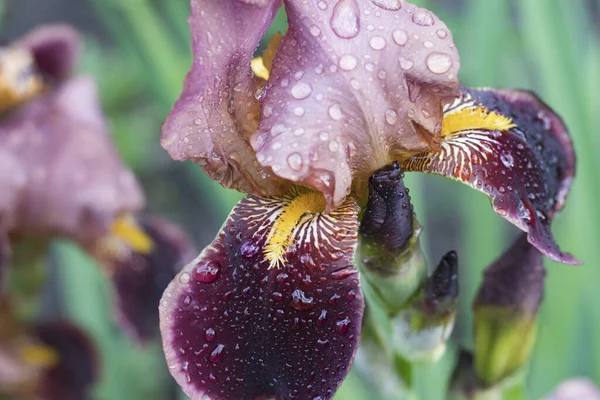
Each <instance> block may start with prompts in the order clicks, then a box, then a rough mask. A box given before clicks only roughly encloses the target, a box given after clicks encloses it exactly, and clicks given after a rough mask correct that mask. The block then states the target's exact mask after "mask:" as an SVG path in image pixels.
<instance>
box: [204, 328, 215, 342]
mask: <svg viewBox="0 0 600 400" xmlns="http://www.w3.org/2000/svg"><path fill="white" fill-rule="evenodd" d="M215 336H217V333H216V332H215V330H214V329H213V328H207V329H206V331H204V340H206V341H207V342H209V343H210V342H212V341H213V340H215Z"/></svg>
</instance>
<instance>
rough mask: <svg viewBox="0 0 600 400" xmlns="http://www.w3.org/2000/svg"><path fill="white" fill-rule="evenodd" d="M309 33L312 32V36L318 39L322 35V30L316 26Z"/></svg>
mask: <svg viewBox="0 0 600 400" xmlns="http://www.w3.org/2000/svg"><path fill="white" fill-rule="evenodd" d="M309 31H310V34H311V35H313V36H314V37H317V36H319V35H320V34H321V29H319V27H318V26H316V25H313V26H311V27H310V29H309Z"/></svg>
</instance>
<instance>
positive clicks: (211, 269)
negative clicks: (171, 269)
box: [192, 260, 221, 283]
mask: <svg viewBox="0 0 600 400" xmlns="http://www.w3.org/2000/svg"><path fill="white" fill-rule="evenodd" d="M220 269H221V268H220V266H219V264H218V263H216V262H215V261H213V260H204V261H201V262H200V263H198V265H196V268H195V269H194V272H193V273H192V275H193V277H194V279H195V280H197V281H198V282H202V283H212V282H214V281H215V280H217V278H218V277H219V272H220Z"/></svg>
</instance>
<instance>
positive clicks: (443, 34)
mask: <svg viewBox="0 0 600 400" xmlns="http://www.w3.org/2000/svg"><path fill="white" fill-rule="evenodd" d="M436 33H437V35H438V37H439V38H440V39H446V38H447V37H448V32H446V31H445V30H444V29H438V31H437V32H436Z"/></svg>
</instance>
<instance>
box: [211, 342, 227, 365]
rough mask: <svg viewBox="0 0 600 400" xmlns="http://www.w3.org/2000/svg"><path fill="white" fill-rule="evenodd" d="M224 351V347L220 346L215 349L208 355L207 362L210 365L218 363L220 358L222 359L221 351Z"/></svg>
mask: <svg viewBox="0 0 600 400" xmlns="http://www.w3.org/2000/svg"><path fill="white" fill-rule="evenodd" d="M224 349H225V346H224V345H222V344H220V345H218V346H217V347H215V349H214V350H213V351H212V353H210V356H208V360H209V361H210V362H212V363H215V364H216V363H218V362H219V361H221V358H223V350H224Z"/></svg>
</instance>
